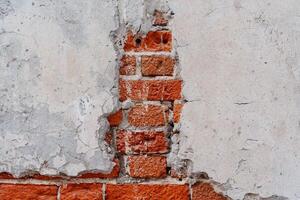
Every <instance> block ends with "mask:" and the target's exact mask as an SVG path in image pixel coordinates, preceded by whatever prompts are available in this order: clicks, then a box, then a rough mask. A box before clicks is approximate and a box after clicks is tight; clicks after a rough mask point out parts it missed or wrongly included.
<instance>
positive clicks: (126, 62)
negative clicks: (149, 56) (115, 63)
mask: <svg viewBox="0 0 300 200" xmlns="http://www.w3.org/2000/svg"><path fill="white" fill-rule="evenodd" d="M135 71H136V58H135V57H134V56H123V57H122V58H121V61H120V70H119V72H120V75H135Z"/></svg>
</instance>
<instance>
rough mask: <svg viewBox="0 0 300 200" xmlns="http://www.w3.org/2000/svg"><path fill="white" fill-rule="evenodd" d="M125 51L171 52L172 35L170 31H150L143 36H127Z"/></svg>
mask: <svg viewBox="0 0 300 200" xmlns="http://www.w3.org/2000/svg"><path fill="white" fill-rule="evenodd" d="M124 50H125V51H127V52H128V51H136V52H140V51H168V52H170V51H171V50H172V33H171V32H170V31H150V32H148V33H147V34H146V35H144V36H138V35H133V34H132V33H131V32H129V33H128V34H127V37H126V41H125V44H124Z"/></svg>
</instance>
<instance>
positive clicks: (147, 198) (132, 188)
mask: <svg viewBox="0 0 300 200" xmlns="http://www.w3.org/2000/svg"><path fill="white" fill-rule="evenodd" d="M121 199H122V200H188V199H189V188H188V186H187V185H171V184H168V185H149V184H120V185H112V184H108V185H107V188H106V200H121Z"/></svg>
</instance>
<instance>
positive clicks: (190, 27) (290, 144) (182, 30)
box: [170, 0, 300, 199]
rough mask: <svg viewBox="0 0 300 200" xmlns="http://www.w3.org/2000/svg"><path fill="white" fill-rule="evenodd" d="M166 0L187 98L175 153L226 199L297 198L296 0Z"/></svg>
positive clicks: (299, 82)
mask: <svg viewBox="0 0 300 200" xmlns="http://www.w3.org/2000/svg"><path fill="white" fill-rule="evenodd" d="M170 3H171V5H172V9H173V11H174V12H175V16H176V18H175V20H174V26H173V29H174V37H175V38H176V39H177V45H178V47H177V50H178V54H179V56H180V62H181V69H182V72H181V74H182V76H183V80H184V83H185V85H184V91H183V92H184V95H185V98H186V100H187V103H186V104H185V107H184V111H183V117H182V119H183V123H182V129H181V131H182V133H183V134H184V135H185V136H186V138H185V141H184V142H182V145H181V156H182V157H183V158H186V157H188V158H190V159H191V160H192V161H193V172H206V173H208V175H209V176H210V177H211V178H212V179H213V180H215V181H217V182H219V183H222V184H223V185H222V187H223V189H224V191H226V192H225V193H226V194H228V195H229V196H230V197H232V198H233V199H242V198H243V196H244V195H245V194H246V193H248V192H252V193H258V194H260V195H261V196H264V197H267V196H271V195H280V196H285V197H288V198H290V199H299V198H300V189H299V185H300V166H299V162H300V158H299V150H298V148H299V146H300V136H299V133H300V109H299V108H300V73H299V72H300V68H299V53H300V48H299V46H300V42H299V39H300V38H299V31H300V29H299V25H300V24H299V23H300V19H299V13H300V4H299V1H297V0H288V1H281V0H266V1H245V0H225V1H218V0H212V1H202V0H201V1H198V0H195V1H192V0H189V1H185V2H184V3H182V1H172V2H170Z"/></svg>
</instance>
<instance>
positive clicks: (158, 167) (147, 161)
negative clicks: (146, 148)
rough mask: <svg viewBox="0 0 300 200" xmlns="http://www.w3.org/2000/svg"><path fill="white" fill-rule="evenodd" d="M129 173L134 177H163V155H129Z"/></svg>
mask: <svg viewBox="0 0 300 200" xmlns="http://www.w3.org/2000/svg"><path fill="white" fill-rule="evenodd" d="M128 168H129V175H130V176H131V177H134V178H163V177H166V175H167V160H166V157H164V156H147V155H145V156H129V157H128Z"/></svg>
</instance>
